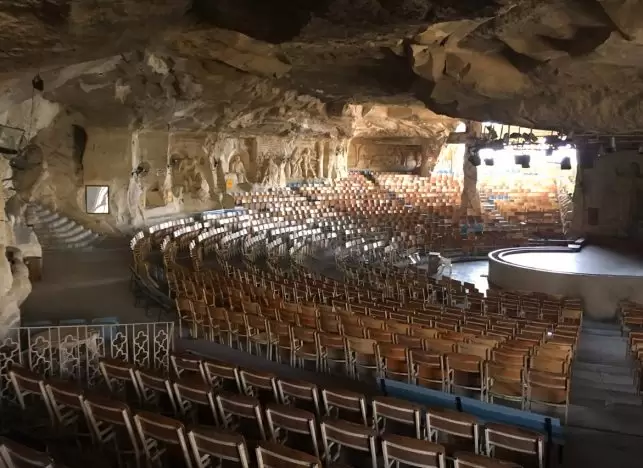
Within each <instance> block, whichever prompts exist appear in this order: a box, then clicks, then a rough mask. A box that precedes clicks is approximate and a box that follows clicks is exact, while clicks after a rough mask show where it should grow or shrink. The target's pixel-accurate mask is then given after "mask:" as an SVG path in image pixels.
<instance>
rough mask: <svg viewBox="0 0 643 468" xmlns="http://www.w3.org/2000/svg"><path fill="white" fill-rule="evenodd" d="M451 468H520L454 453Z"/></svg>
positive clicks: (488, 459)
mask: <svg viewBox="0 0 643 468" xmlns="http://www.w3.org/2000/svg"><path fill="white" fill-rule="evenodd" d="M453 468H521V467H520V466H519V465H516V464H515V463H511V462H506V461H501V460H495V459H493V458H489V457H485V456H484V455H476V454H475V453H467V452H456V453H455V455H454V456H453Z"/></svg>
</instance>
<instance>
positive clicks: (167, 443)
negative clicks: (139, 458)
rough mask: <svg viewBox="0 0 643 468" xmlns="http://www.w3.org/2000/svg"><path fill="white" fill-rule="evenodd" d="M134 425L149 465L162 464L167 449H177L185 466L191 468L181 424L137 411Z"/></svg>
mask: <svg viewBox="0 0 643 468" xmlns="http://www.w3.org/2000/svg"><path fill="white" fill-rule="evenodd" d="M134 424H135V425H136V430H137V433H138V436H139V439H140V440H141V441H142V447H143V453H144V455H145V459H146V462H147V463H148V464H149V465H155V464H159V463H162V459H163V458H164V455H165V454H166V451H167V447H178V448H179V449H180V451H181V454H182V455H183V461H184V463H185V465H186V466H187V468H192V466H193V465H192V457H191V456H190V452H189V450H188V444H187V434H186V432H185V427H183V424H182V423H181V422H179V421H177V420H175V419H172V418H168V417H165V416H160V415H158V414H155V413H149V412H147V411H139V412H138V413H136V415H134Z"/></svg>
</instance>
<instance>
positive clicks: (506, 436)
mask: <svg viewBox="0 0 643 468" xmlns="http://www.w3.org/2000/svg"><path fill="white" fill-rule="evenodd" d="M484 440H485V453H487V454H490V455H492V454H493V452H494V450H495V448H496V447H499V448H501V449H504V450H510V451H512V452H519V453H526V454H530V455H534V456H536V457H537V459H538V463H539V466H543V465H544V442H545V436H544V435H543V434H541V433H539V432H535V431H528V430H526V429H521V428H517V427H514V426H507V425H505V424H496V423H487V424H486V425H485V427H484Z"/></svg>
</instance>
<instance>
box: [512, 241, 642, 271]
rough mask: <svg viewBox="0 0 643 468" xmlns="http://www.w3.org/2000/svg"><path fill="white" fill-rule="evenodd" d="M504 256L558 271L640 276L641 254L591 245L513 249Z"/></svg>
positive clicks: (528, 264)
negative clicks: (575, 248)
mask: <svg viewBox="0 0 643 468" xmlns="http://www.w3.org/2000/svg"><path fill="white" fill-rule="evenodd" d="M506 260H507V261H508V262H510V263H514V264H516V265H521V266H525V267H529V268H538V269H542V270H547V271H555V272H560V273H571V274H573V273H580V274H584V275H609V276H632V275H634V276H643V258H641V257H639V258H637V257H635V256H634V255H633V254H630V255H625V254H623V253H620V252H616V251H614V250H610V249H606V248H603V247H598V246H592V245H590V246H587V247H585V248H583V249H582V250H581V251H580V252H574V251H571V250H570V251H565V252H524V253H521V252H516V253H512V254H511V255H509V256H507V257H506Z"/></svg>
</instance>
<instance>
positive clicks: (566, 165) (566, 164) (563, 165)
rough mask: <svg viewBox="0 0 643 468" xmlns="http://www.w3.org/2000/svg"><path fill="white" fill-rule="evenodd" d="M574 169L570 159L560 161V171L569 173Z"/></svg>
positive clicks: (565, 158)
mask: <svg viewBox="0 0 643 468" xmlns="http://www.w3.org/2000/svg"><path fill="white" fill-rule="evenodd" d="M571 168H572V161H571V159H569V158H568V157H564V158H563V159H561V161H560V169H561V170H563V171H569V170H570V169H571Z"/></svg>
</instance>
